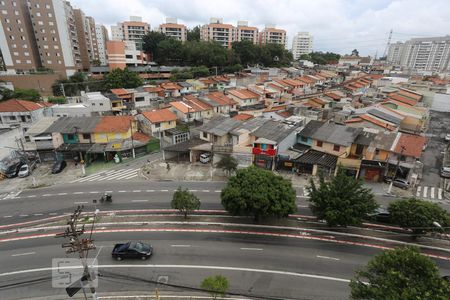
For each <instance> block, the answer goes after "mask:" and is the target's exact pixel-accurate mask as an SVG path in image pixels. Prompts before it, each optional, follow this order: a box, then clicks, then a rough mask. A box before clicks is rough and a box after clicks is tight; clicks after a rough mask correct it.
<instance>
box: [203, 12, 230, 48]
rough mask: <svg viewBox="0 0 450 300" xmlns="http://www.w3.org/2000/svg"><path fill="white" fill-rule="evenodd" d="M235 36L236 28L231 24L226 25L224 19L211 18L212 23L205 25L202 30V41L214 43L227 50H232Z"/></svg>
mask: <svg viewBox="0 0 450 300" xmlns="http://www.w3.org/2000/svg"><path fill="white" fill-rule="evenodd" d="M234 36H235V27H234V26H233V25H231V24H224V23H223V19H222V18H211V19H210V23H209V24H206V25H203V26H202V27H201V29H200V39H201V40H203V41H214V42H217V43H219V44H220V45H222V46H223V47H227V48H231V43H232V42H233V41H234Z"/></svg>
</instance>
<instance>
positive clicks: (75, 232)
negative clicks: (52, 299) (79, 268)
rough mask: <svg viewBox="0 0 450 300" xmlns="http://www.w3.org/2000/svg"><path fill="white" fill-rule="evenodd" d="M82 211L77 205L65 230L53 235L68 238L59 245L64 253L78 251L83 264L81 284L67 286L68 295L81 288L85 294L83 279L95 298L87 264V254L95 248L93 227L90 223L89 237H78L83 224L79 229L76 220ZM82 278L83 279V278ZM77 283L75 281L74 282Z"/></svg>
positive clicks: (95, 294)
mask: <svg viewBox="0 0 450 300" xmlns="http://www.w3.org/2000/svg"><path fill="white" fill-rule="evenodd" d="M82 211H83V206H78V208H77V209H76V210H75V212H74V213H73V214H72V215H71V216H70V220H69V221H68V222H67V225H68V226H67V228H66V231H65V232H63V233H58V234H56V235H55V237H64V238H69V240H70V242H69V243H63V244H62V245H61V246H62V247H63V248H66V253H67V254H70V253H78V255H79V258H80V260H81V263H82V265H83V276H82V278H81V279H80V280H79V282H80V284H81V286H80V287H77V286H74V287H71V286H69V287H67V288H66V291H67V293H68V294H69V296H70V297H72V296H73V295H74V294H75V293H76V292H77V291H78V290H80V289H83V293H84V294H85V295H86V292H85V287H84V283H83V281H87V283H88V284H87V285H88V286H90V291H91V294H92V299H94V300H97V293H96V291H95V288H94V287H93V286H92V285H91V282H92V280H93V279H94V278H93V276H92V275H91V273H90V272H89V266H88V263H87V256H88V252H89V250H91V249H95V245H94V242H93V240H92V239H91V237H92V231H93V229H94V224H92V228H91V235H90V237H89V239H83V238H80V237H81V235H82V234H83V233H84V225H83V226H82V227H81V229H79V228H78V220H79V218H80V216H81V213H82ZM95 218H96V215H94V221H93V222H95ZM83 279H84V280H83ZM75 283H77V282H75Z"/></svg>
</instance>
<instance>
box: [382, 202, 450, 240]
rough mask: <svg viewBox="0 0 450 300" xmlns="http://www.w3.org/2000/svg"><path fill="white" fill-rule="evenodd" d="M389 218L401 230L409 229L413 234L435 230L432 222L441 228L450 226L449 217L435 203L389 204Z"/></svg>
mask: <svg viewBox="0 0 450 300" xmlns="http://www.w3.org/2000/svg"><path fill="white" fill-rule="evenodd" d="M388 210H389V213H390V218H391V220H393V221H394V222H396V224H398V225H399V226H401V227H403V228H408V229H411V230H412V231H413V232H414V233H415V234H422V233H425V232H427V231H433V230H436V229H437V228H436V226H435V225H433V222H438V223H439V224H440V225H441V226H443V227H447V226H449V225H450V216H449V214H448V213H447V211H445V210H444V209H443V208H441V207H440V206H439V205H437V204H436V203H431V202H428V201H423V200H419V199H414V198H411V199H407V200H397V201H395V202H392V203H390V204H389V207H388Z"/></svg>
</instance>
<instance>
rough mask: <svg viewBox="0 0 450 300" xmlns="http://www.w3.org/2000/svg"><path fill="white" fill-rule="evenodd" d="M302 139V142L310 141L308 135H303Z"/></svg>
mask: <svg viewBox="0 0 450 300" xmlns="http://www.w3.org/2000/svg"><path fill="white" fill-rule="evenodd" d="M300 140H301V141H302V142H305V143H306V142H307V141H308V138H307V137H306V136H302V137H300Z"/></svg>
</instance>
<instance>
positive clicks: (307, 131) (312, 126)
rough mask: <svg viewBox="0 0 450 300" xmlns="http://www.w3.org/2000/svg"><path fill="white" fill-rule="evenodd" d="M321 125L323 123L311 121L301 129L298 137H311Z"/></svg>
mask: <svg viewBox="0 0 450 300" xmlns="http://www.w3.org/2000/svg"><path fill="white" fill-rule="evenodd" d="M323 124H324V123H323V122H321V121H316V120H311V121H309V122H308V124H306V126H305V127H303V129H302V131H300V132H299V135H300V136H304V137H312V136H313V134H314V133H315V132H316V131H317V129H319V128H320V127H322V125H323Z"/></svg>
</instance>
